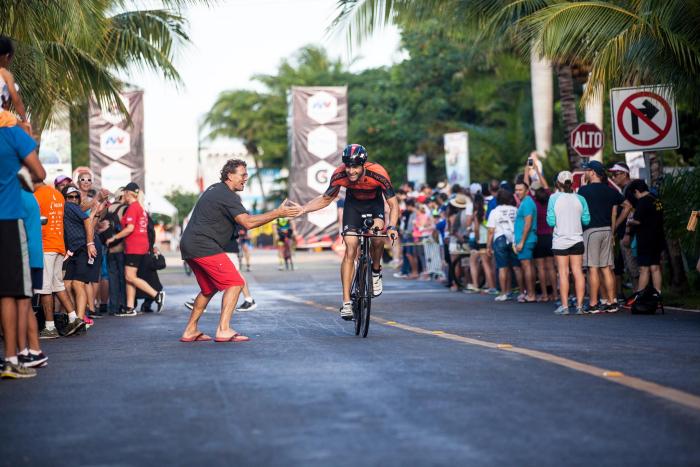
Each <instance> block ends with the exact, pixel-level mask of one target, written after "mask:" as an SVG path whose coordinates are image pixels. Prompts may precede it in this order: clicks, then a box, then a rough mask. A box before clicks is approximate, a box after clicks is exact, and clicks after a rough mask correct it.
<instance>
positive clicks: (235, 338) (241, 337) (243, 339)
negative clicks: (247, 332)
mask: <svg viewBox="0 0 700 467" xmlns="http://www.w3.org/2000/svg"><path fill="white" fill-rule="evenodd" d="M249 340H250V337H248V336H244V335H242V334H238V333H236V334H234V335H233V336H231V337H217V338H215V339H214V342H247V341H249Z"/></svg>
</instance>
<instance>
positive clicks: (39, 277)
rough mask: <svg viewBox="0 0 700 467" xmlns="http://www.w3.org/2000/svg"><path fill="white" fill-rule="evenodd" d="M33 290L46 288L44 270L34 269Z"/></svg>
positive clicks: (32, 273)
mask: <svg viewBox="0 0 700 467" xmlns="http://www.w3.org/2000/svg"><path fill="white" fill-rule="evenodd" d="M31 271H32V272H31V275H32V289H34V290H41V289H43V288H44V268H32V269H31Z"/></svg>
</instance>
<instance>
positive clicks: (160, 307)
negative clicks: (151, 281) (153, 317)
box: [155, 290, 165, 313]
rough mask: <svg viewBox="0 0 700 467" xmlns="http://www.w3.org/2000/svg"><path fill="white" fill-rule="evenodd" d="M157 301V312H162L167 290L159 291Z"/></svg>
mask: <svg viewBox="0 0 700 467" xmlns="http://www.w3.org/2000/svg"><path fill="white" fill-rule="evenodd" d="M155 302H156V305H157V307H156V313H160V312H161V311H163V306H165V292H163V291H162V290H161V291H160V292H158V295H156V299H155Z"/></svg>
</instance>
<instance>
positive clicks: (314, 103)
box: [289, 86, 348, 246]
mask: <svg viewBox="0 0 700 467" xmlns="http://www.w3.org/2000/svg"><path fill="white" fill-rule="evenodd" d="M289 133H290V134H289V137H290V143H291V153H292V160H291V164H290V171H289V199H291V200H292V201H295V202H297V203H300V204H304V203H307V202H308V201H310V200H312V199H313V198H316V197H317V196H319V195H321V194H323V193H324V192H325V191H326V188H328V183H329V181H330V178H331V175H332V174H333V171H334V170H335V169H336V167H338V166H339V165H340V164H341V154H340V153H341V151H342V150H343V147H345V145H346V144H347V139H348V101H347V87H345V86H334V87H297V86H295V87H293V88H292V94H291V103H290V128H289ZM293 224H294V230H295V232H296V234H297V237H298V238H297V242H298V245H299V246H316V245H318V246H329V245H330V244H331V243H332V242H333V241H334V240H335V239H336V237H337V236H338V205H337V203H336V202H333V203H331V204H330V205H329V206H328V207H327V208H325V209H322V210H320V211H316V212H313V213H309V214H307V215H305V216H302V217H299V218H297V219H295V220H294V222H293Z"/></svg>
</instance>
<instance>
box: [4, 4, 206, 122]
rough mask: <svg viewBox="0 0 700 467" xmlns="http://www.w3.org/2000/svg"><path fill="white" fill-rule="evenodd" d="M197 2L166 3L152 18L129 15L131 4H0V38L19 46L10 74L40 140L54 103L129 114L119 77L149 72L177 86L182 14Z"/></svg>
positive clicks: (140, 12)
mask: <svg viewBox="0 0 700 467" xmlns="http://www.w3.org/2000/svg"><path fill="white" fill-rule="evenodd" d="M192 2H193V1H186V0H166V1H164V2H162V3H163V4H164V5H165V8H162V9H154V10H139V9H135V10H127V7H128V6H131V2H125V1H123V0H65V1H46V0H22V1H4V2H0V18H2V19H3V20H2V22H0V33H1V34H4V35H6V36H9V37H10V38H12V39H13V40H14V42H15V45H16V53H15V58H14V60H13V63H12V66H11V70H12V71H13V73H14V75H15V78H16V79H17V82H18V83H19V84H20V86H21V88H22V96H23V99H24V102H25V104H26V105H27V109H28V111H29V113H30V114H31V115H32V120H33V123H34V127H35V129H36V130H38V132H41V130H42V129H43V127H44V125H45V124H46V121H47V119H48V117H49V115H50V113H51V109H52V108H53V107H54V106H55V105H56V104H57V103H62V104H66V105H69V106H70V105H72V104H75V103H83V102H87V101H88V99H89V98H91V97H95V98H96V99H97V100H98V101H99V102H101V103H116V104H117V105H119V106H120V109H121V110H122V112H124V113H126V111H127V109H125V108H123V105H122V103H121V100H120V99H118V93H119V90H120V88H121V87H122V84H123V83H122V82H121V81H120V79H119V78H118V77H117V73H118V71H119V70H125V69H127V68H129V67H131V66H136V67H137V68H149V69H152V70H154V71H157V72H160V73H162V74H163V76H164V77H165V78H167V79H171V80H174V81H178V80H179V76H178V74H177V71H176V70H175V68H174V67H173V65H172V58H173V55H174V49H175V46H176V45H177V44H179V43H184V42H187V41H188V40H189V39H188V37H187V34H186V33H185V31H184V25H185V19H184V17H183V16H181V15H180V13H179V10H178V9H177V8H179V7H180V6H182V5H185V4H188V3H192ZM168 7H171V8H168Z"/></svg>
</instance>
